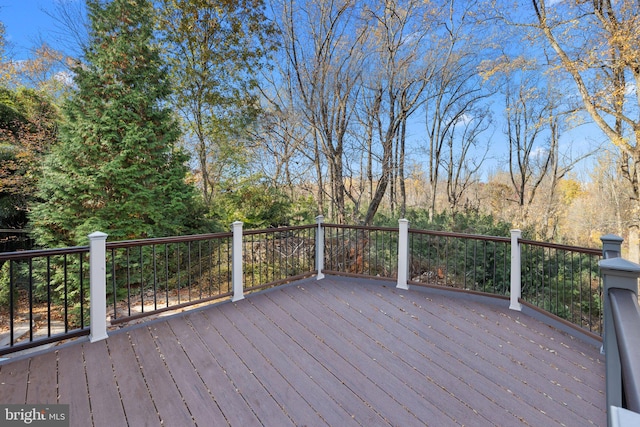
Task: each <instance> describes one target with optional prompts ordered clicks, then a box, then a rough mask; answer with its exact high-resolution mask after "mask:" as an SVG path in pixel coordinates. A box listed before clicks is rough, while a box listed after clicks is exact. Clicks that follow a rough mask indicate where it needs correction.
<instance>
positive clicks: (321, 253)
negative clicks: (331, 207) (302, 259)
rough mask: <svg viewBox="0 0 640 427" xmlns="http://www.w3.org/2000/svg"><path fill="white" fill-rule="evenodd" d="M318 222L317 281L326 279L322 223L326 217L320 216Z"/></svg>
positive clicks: (317, 218)
mask: <svg viewBox="0 0 640 427" xmlns="http://www.w3.org/2000/svg"><path fill="white" fill-rule="evenodd" d="M316 222H317V223H318V228H317V230H316V269H317V270H318V273H317V274H316V280H320V279H324V273H323V272H322V270H324V227H323V226H322V223H323V222H324V216H322V215H318V216H317V217H316Z"/></svg>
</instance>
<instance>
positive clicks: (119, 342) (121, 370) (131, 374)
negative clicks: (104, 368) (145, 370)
mask: <svg viewBox="0 0 640 427" xmlns="http://www.w3.org/2000/svg"><path fill="white" fill-rule="evenodd" d="M107 345H108V346H109V352H110V354H111V361H112V363H113V369H114V375H115V378H116V382H117V384H118V388H119V390H120V396H121V398H122V405H123V406H124V412H125V414H126V416H127V423H128V424H129V425H130V426H149V427H151V426H157V425H159V423H160V416H159V415H158V411H157V409H156V408H155V406H154V405H153V401H152V400H151V395H150V393H149V389H148V388H147V385H146V384H145V382H144V377H143V376H142V371H141V369H140V366H139V364H138V361H137V360H136V355H135V353H134V352H133V349H132V348H131V343H130V342H129V335H128V334H127V333H124V332H118V333H114V334H111V335H110V336H109V338H108V339H107Z"/></svg>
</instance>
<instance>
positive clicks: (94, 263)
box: [89, 231, 107, 342]
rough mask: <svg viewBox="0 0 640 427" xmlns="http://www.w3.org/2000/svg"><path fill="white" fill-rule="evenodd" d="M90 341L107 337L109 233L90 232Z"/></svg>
mask: <svg viewBox="0 0 640 427" xmlns="http://www.w3.org/2000/svg"><path fill="white" fill-rule="evenodd" d="M89 292H90V295H89V298H90V300H89V315H90V316H91V332H90V333H89V341H91V342H96V341H100V340H103V339H105V338H107V235H106V234H105V233H102V232H100V231H96V232H94V233H91V234H89Z"/></svg>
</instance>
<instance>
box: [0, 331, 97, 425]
mask: <svg viewBox="0 0 640 427" xmlns="http://www.w3.org/2000/svg"><path fill="white" fill-rule="evenodd" d="M85 345H89V343H83V344H79V345H73V346H66V347H63V348H61V349H60V350H58V352H57V353H58V394H59V396H58V403H67V404H69V418H70V419H72V420H74V422H75V423H76V424H75V425H85V426H90V425H91V424H92V421H91V404H90V403H89V389H88V388H87V381H86V371H85V367H84V346H85ZM1 369H2V368H1V367H0V372H1Z"/></svg>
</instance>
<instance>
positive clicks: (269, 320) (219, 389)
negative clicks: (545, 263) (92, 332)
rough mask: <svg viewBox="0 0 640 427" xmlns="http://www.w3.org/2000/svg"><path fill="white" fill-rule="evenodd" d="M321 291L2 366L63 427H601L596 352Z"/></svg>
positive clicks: (300, 287)
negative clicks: (66, 419)
mask: <svg viewBox="0 0 640 427" xmlns="http://www.w3.org/2000/svg"><path fill="white" fill-rule="evenodd" d="M503 305H504V304H503V301H499V302H496V303H493V304H487V303H486V302H482V301H478V300H475V299H469V298H459V297H456V296H455V295H449V294H446V293H442V292H435V291H431V290H429V289H417V288H412V289H411V290H409V291H402V290H398V289H395V288H394V286H393V283H388V282H379V281H373V280H360V279H358V280H356V279H344V278H336V277H329V278H326V279H324V280H321V281H316V280H315V279H307V280H303V281H300V282H296V283H294V284H292V285H288V286H283V287H279V288H275V289H271V290H269V291H265V292H262V293H258V294H254V295H250V296H247V298H245V299H244V300H242V301H239V302H236V303H232V302H224V303H220V304H217V305H214V306H210V307H207V308H205V309H199V310H197V311H192V312H189V313H184V314H182V315H176V316H173V317H169V318H165V319H164V320H161V321H154V322H149V323H146V324H142V325H138V326H136V327H130V328H128V329H123V330H120V331H118V332H115V333H112V334H111V336H110V337H109V338H108V339H107V340H104V341H101V342H98V343H93V344H91V343H89V342H87V341H84V342H79V343H75V344H72V345H65V346H61V347H59V348H58V349H57V350H55V349H54V350H52V351H49V352H46V353H43V354H40V355H37V356H32V357H28V358H20V359H17V360H15V361H11V362H10V363H5V364H3V365H1V366H0V403H2V404H7V403H68V404H70V420H71V425H72V426H83V427H84V426H90V425H94V426H124V425H129V426H136V427H137V426H145V425H146V426H159V425H164V426H190V425H198V426H223V425H233V426H242V427H244V426H261V425H263V426H278V427H280V426H286V425H296V426H322V425H330V426H349V425H354V426H357V425H360V426H366V427H369V426H388V425H392V426H421V425H433V426H452V425H466V426H491V425H496V426H521V425H531V426H553V425H565V426H587V425H599V426H604V425H606V412H605V395H604V388H605V378H604V375H605V365H604V357H603V356H601V355H600V353H599V348H597V347H595V346H593V345H591V344H587V343H585V342H583V341H581V340H578V339H575V338H573V337H571V336H569V335H566V334H565V333H563V332H559V331H558V330H555V329H553V328H551V327H549V326H547V325H546V324H544V323H542V322H540V321H538V320H535V319H533V318H531V317H528V316H526V315H524V314H522V313H519V312H514V311H510V310H508V308H507V307H506V305H504V306H503Z"/></svg>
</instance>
